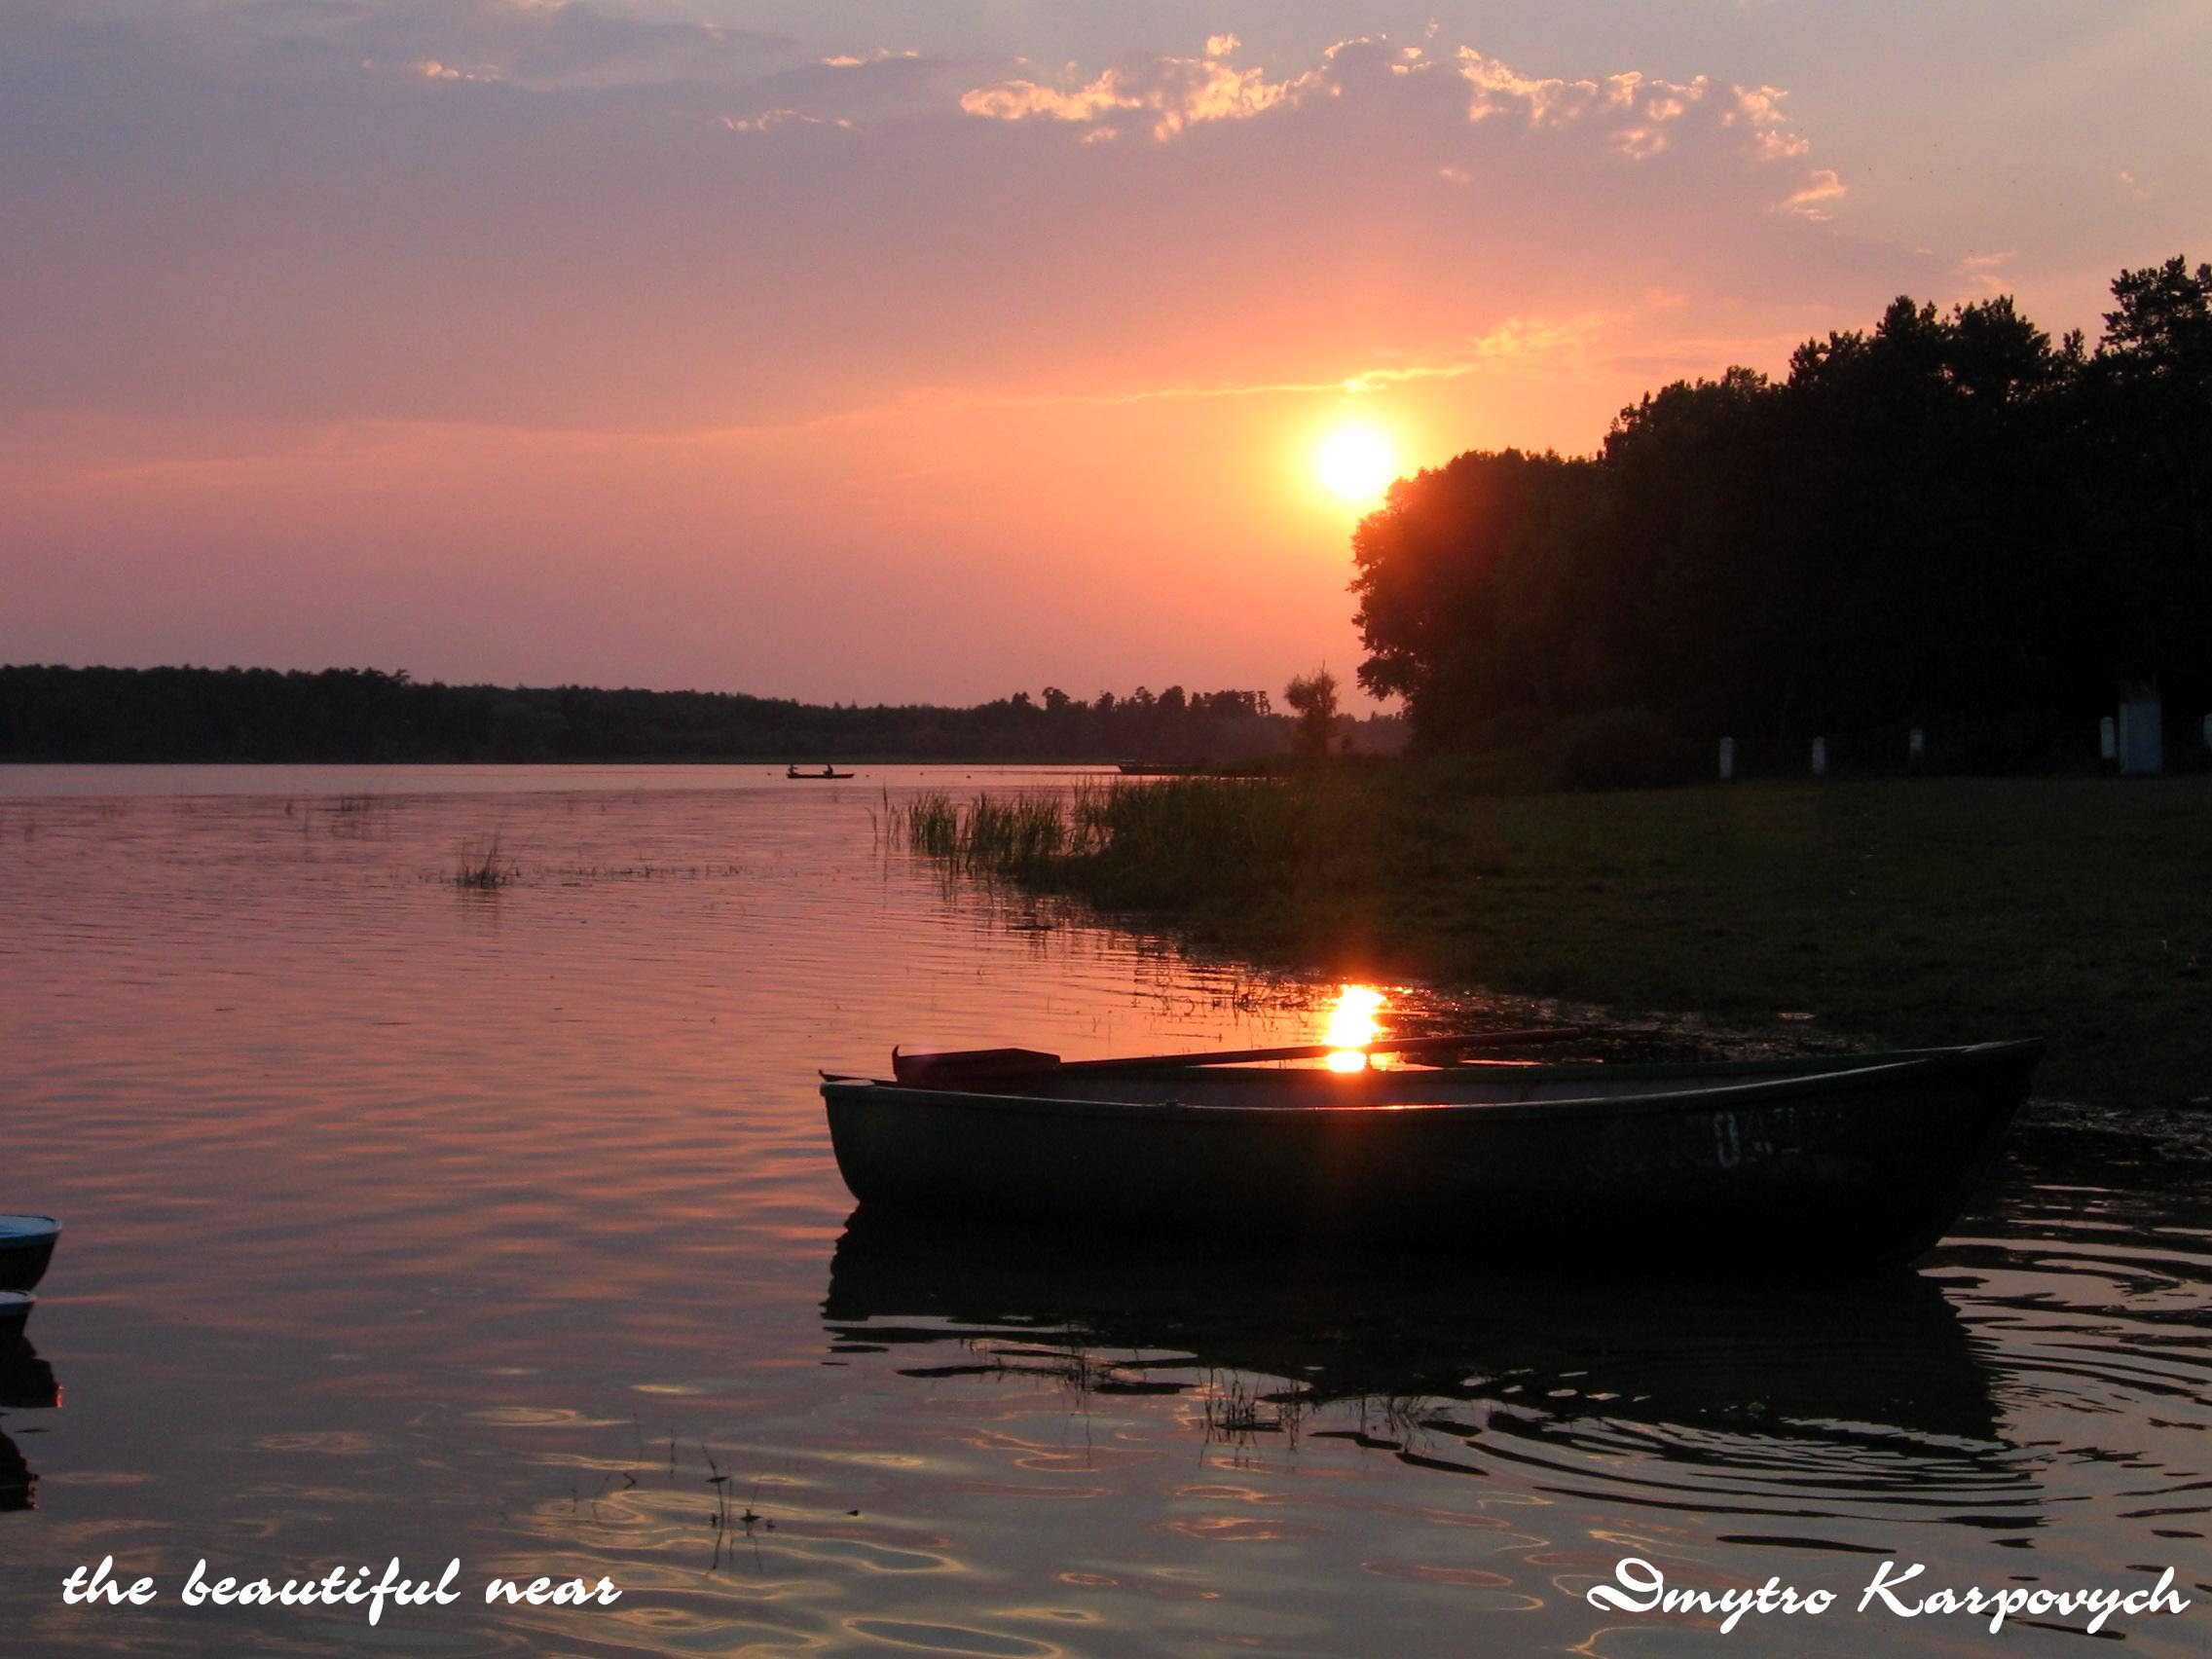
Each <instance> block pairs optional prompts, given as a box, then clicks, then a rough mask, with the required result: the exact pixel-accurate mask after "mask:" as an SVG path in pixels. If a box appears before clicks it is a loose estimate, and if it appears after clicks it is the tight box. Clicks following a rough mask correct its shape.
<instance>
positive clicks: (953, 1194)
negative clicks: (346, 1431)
mask: <svg viewBox="0 0 2212 1659" xmlns="http://www.w3.org/2000/svg"><path fill="white" fill-rule="evenodd" d="M2039 1053H2040V1045H2037V1044H1986V1045H1981V1046H1978V1047H1976V1048H1972V1049H1958V1050H1939V1051H1921V1052H1918V1053H1913V1054H1905V1055H1897V1056H1869V1057H1867V1062H1846V1061H1839V1060H1834V1059H1829V1060H1825V1061H1816V1062H1788V1061H1784V1062H1774V1063H1771V1064H1763V1065H1762V1064H1749V1065H1746V1064H1738V1065H1733V1066H1721V1067H1710V1068H1681V1067H1672V1068H1664V1067H1663V1068H1650V1069H1648V1070H1645V1071H1638V1070H1637V1069H1635V1068H1628V1067H1605V1068H1576V1067H1549V1066H1534V1067H1525V1068H1515V1069H1514V1070H1513V1072H1512V1073H1511V1074H1510V1078H1509V1081H1508V1082H1507V1083H1506V1084H1505V1085H1504V1092H1506V1093H1507V1094H1509V1095H1513V1096H1516V1097H1510V1098H1490V1099H1464V1098H1457V1097H1456V1096H1458V1095H1462V1094H1466V1093H1469V1092H1472V1091H1473V1090H1475V1089H1477V1088H1480V1089H1481V1090H1482V1091H1483V1092H1486V1093H1489V1094H1491V1095H1493V1096H1495V1095H1498V1094H1499V1093H1500V1085H1499V1082H1498V1080H1499V1079H1501V1078H1506V1077H1507V1074H1504V1073H1500V1072H1493V1073H1490V1074H1489V1075H1488V1079H1487V1080H1486V1081H1485V1082H1483V1083H1482V1084H1479V1085H1477V1084H1472V1083H1469V1082H1466V1081H1463V1080H1462V1079H1461V1078H1460V1077H1459V1076H1458V1075H1456V1074H1453V1073H1433V1074H1426V1075H1425V1076H1424V1074H1420V1073H1396V1074H1380V1077H1379V1078H1378V1079H1375V1080H1363V1079H1360V1078H1356V1077H1355V1078H1353V1079H1348V1080H1344V1081H1343V1082H1339V1081H1336V1080H1333V1079H1330V1078H1329V1077H1328V1075H1327V1074H1316V1073H1288V1072H1272V1073H1261V1074H1258V1075H1257V1076H1248V1077H1246V1078H1245V1079H1243V1080H1224V1079H1221V1078H1220V1077H1219V1076H1218V1074H1212V1075H1209V1074H1206V1073H1203V1072H1194V1073H1192V1074H1189V1075H1188V1077H1173V1076H1163V1077H1161V1078H1160V1079H1156V1080H1154V1081H1152V1082H1151V1083H1150V1084H1149V1086H1148V1087H1149V1090H1150V1092H1151V1093H1152V1094H1154V1095H1155V1096H1156V1098H1154V1099H1151V1100H1142V1099H1127V1098H1122V1099H1104V1098H1089V1099H1084V1098H1066V1097H1051V1096H1046V1095H1039V1094H1014V1093H1005V1092H997V1093H982V1092H960V1091H952V1090H943V1089H918V1088H897V1087H894V1086H889V1085H883V1084H872V1083H859V1082H846V1081H835V1080H833V1081H831V1082H829V1083H826V1084H825V1085H824V1087H823V1094H824V1096H825V1098H826V1099H827V1101H828V1105H829V1113H830V1138H831V1141H832V1143H833V1145H834V1147H835V1150H836V1155H837V1163H838V1168H839V1170H840V1171H841V1172H842V1173H843V1175H844V1178H845V1183H846V1185H847V1186H848V1187H849V1188H850V1189H851V1190H852V1193H853V1195H854V1197H855V1198H859V1199H860V1200H861V1202H862V1204H863V1205H864V1206H873V1207H880V1208H882V1209H884V1210H887V1211H905V1212H916V1213H930V1214H937V1215H945V1216H955V1217H958V1216H967V1217H978V1218H979V1217H992V1218H1003V1219H1012V1220H1019V1221H1027V1222H1037V1223H1045V1224H1048V1225H1057V1226H1062V1227H1075V1228H1083V1229H1093V1230H1114V1231H1133V1232H1175V1233H1192V1232H1196V1233H1227V1234H1233V1235H1240V1236H1276V1235H1316V1236H1323V1237H1361V1238H1379V1239H1407V1240H1421V1241H1430V1242H1448V1243H1452V1244H1456V1245H1463V1246H1468V1247H1474V1248H1480V1249H1484V1250H1486V1251H1489V1252H1492V1253H1504V1254H1522V1253H1526V1254H1541V1255H1543V1256H1545V1257H1550V1258H1557V1257H1559V1256H1562V1255H1604V1256H1606V1257H1608V1258H1610V1259H1613V1260H1616V1261H1618V1260H1628V1261H1634V1260H1638V1259H1646V1258H1647V1259H1652V1260H1666V1261H1670V1262H1675V1261H1684V1260H1702V1261H1714V1262H1726V1263H1730V1264H1734V1265H1739V1266H1741V1265H1759V1264H1765V1263H1778V1264H1779V1263H1782V1262H1785V1261H1787V1262H1792V1263H1795V1262H1804V1261H1808V1260H1815V1261H1824V1262H1830V1263H1835V1264H1841V1265H1877V1264H1883V1263H1895V1262H1900V1261H1906V1260H1909V1259H1911V1258H1912V1257H1913V1256H1916V1255H1918V1254H1920V1253H1921V1252H1922V1251H1924V1250H1926V1249H1927V1248H1928V1247H1929V1246H1930V1245H1932V1244H1933V1243H1935V1241H1936V1239H1937V1238H1938V1237H1940V1236H1941V1235H1942V1234H1943V1232H1944V1230H1945V1229H1946V1228H1947V1227H1948V1226H1949V1225H1950V1223H1951V1221H1952V1220H1953V1219H1954V1218H1955V1217H1956V1215H1957V1213H1958V1210H1959V1207H1960V1205H1961V1204H1962V1203H1963V1202H1964V1200H1965V1198H1966V1197H1967V1195H1968V1193H1969V1191H1970V1190H1971V1188H1972V1185H1973V1183H1974V1182H1975V1181H1976V1179H1977V1178H1978V1177H1979V1176H1980V1175H1981V1174H1982V1172H1983V1171H1984V1170H1985V1169H1986V1167H1987V1166H1988V1164H1989V1163H1990V1162H1991V1161H1992V1160H1993V1159H1994V1157H1995V1154H1996V1150H1997V1147H1998V1143H1999V1139H2000V1137H2001V1135H2002V1132H2003V1130H2004V1128H2005V1125H2006V1124H2007V1123H2008V1122H2009V1120H2010V1118H2011V1116H2012V1114H2013V1113H2014V1111H2015V1110H2016V1109H2017V1108H2018V1106H2019V1104H2020V1102H2021V1100H2022V1099H2023V1098H2024V1097H2025V1095H2026V1093H2027V1088H2028V1081H2029V1077H2030V1074H2031V1072H2032V1070H2033V1067H2034V1064H2035V1061H2036V1059H2037V1057H2038V1055H2039ZM1823 1068H1825V1069H1823ZM1469 1069H1470V1070H1471V1069H1472V1068H1469ZM1269 1079H1275V1080H1281V1081H1280V1082H1275V1083H1269V1082H1267V1081H1264V1080H1269ZM1384 1080H1387V1081H1384ZM1585 1080H1587V1082H1585ZM1640 1084H1641V1085H1643V1086H1645V1087H1647V1088H1649V1089H1650V1090H1651V1092H1639V1091H1638V1090H1639V1086H1640ZM1077 1088H1083V1089H1087V1090H1089V1091H1092V1092H1094V1093H1095V1092H1103V1089H1102V1088H1101V1086H1100V1085H1099V1084H1097V1083H1095V1082H1092V1081H1090V1080H1085V1081H1084V1082H1083V1083H1080V1084H1078V1083H1073V1082H1071V1083H1068V1084H1065V1085H1062V1086H1061V1093H1062V1094H1065V1093H1067V1092H1068V1091H1071V1090H1073V1089H1077ZM1124 1088H1126V1086H1124ZM1235 1088H1241V1089H1242V1094H1241V1096H1238V1095H1237V1094H1235V1092H1233V1091H1234V1090H1235ZM1584 1088H1587V1089H1588V1090H1589V1091H1590V1092H1587V1093H1578V1092H1577V1091H1578V1090H1580V1089H1584ZM1601 1089H1602V1090H1603V1092H1600V1090H1601ZM1546 1093H1549V1094H1551V1095H1552V1096H1554V1097H1553V1098H1540V1096H1542V1095H1544V1094H1546ZM1271 1094H1274V1095H1279V1096H1281V1097H1283V1098H1285V1099H1287V1100H1290V1101H1292V1102H1294V1103H1290V1104H1279V1105H1276V1104H1266V1103H1264V1102H1266V1101H1267V1100H1268V1099H1269V1098H1270V1096H1271ZM1209 1095H1210V1096H1212V1097H1214V1098H1218V1099H1220V1100H1222V1101H1223V1102H1224V1103H1222V1104H1218V1105H1216V1104H1204V1103H1202V1102H1204V1101H1206V1100H1207V1098H1208V1097H1209ZM1375 1095H1381V1096H1383V1098H1381V1099H1374V1100H1372V1103H1347V1104H1324V1103H1323V1102H1327V1101H1331V1100H1333V1099H1340V1098H1341V1099H1343V1100H1346V1101H1359V1100H1362V1099H1366V1098H1369V1097H1372V1096H1375ZM1171 1096H1172V1097H1175V1099H1174V1101H1173V1103H1171V1102H1170V1099H1169V1097H1171ZM1232 1101H1235V1103H1230V1102H1232Z"/></svg>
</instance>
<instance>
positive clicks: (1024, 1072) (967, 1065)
mask: <svg viewBox="0 0 2212 1659" xmlns="http://www.w3.org/2000/svg"><path fill="white" fill-rule="evenodd" d="M1581 1035H1582V1031H1581V1028H1580V1027H1579V1026H1573V1025H1534V1026H1527V1027H1524V1028H1521V1029H1518V1030H1510V1031H1467V1032H1459V1033H1456V1034H1454V1035H1452V1036H1449V1037H1383V1038H1379V1039H1377V1040H1376V1041H1375V1042H1372V1043H1300V1044H1296V1045H1294V1046H1292V1047H1289V1048H1281V1049H1207V1050H1205V1051H1201V1052H1198V1053H1195V1054H1130V1055H1124V1056H1122V1057H1119V1058H1115V1059H1106V1060H1063V1059H1061V1058H1060V1056H1059V1055H1057V1054H1049V1053H1046V1052H1045V1051H1043V1050H1041V1049H952V1050H945V1051H938V1052H928V1051H925V1052H922V1053H918V1054H903V1053H901V1052H900V1051H898V1050H897V1049H894V1050H892V1051H891V1075H892V1077H893V1078H895V1079H896V1080H897V1081H899V1082H901V1083H949V1082H956V1081H958V1080H960V1079H962V1078H972V1079H981V1078H991V1077H1029V1076H1034V1075H1035V1074H1037V1073H1039V1072H1112V1071H1155V1070H1158V1069H1161V1068H1162V1067H1166V1066H1227V1065H1241V1064H1249V1063H1254V1062H1258V1061H1261V1060H1318V1059H1321V1058H1324V1057H1325V1056H1327V1055H1330V1054H1341V1053H1346V1052H1359V1053H1367V1054H1422V1053H1441V1052H1445V1051H1450V1050H1454V1049H1502V1048H1520V1047H1524V1046H1526V1045H1529V1044H1532V1043H1564V1042H1566V1041H1567V1040H1568V1039H1570V1038H1574V1037H1579V1036H1581Z"/></svg>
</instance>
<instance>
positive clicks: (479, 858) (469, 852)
mask: <svg viewBox="0 0 2212 1659" xmlns="http://www.w3.org/2000/svg"><path fill="white" fill-rule="evenodd" d="M521 874H522V872H521V871H520V870H519V869H517V868H516V867H515V866H513V865H512V864H502V863H500V862H499V834H498V830H494V831H493V832H492V838H491V840H490V841H488V842H484V843H481V844H479V845H477V846H473V847H470V846H463V847H462V848H461V868H460V869H458V870H456V871H455V872H454V878H453V884H454V885H455V886H456V887H458V888H460V889H461V891H462V892H464V893H497V892H498V890H499V889H500V888H502V887H504V886H506V885H507V884H508V883H509V882H512V881H515V880H517V879H519V878H520V876H521Z"/></svg>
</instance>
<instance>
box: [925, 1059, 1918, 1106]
mask: <svg viewBox="0 0 2212 1659" xmlns="http://www.w3.org/2000/svg"><path fill="white" fill-rule="evenodd" d="M1952 1052H1956V1051H1953V1050H1944V1049H1916V1050H1906V1051H1886V1052H1879V1053H1862V1054H1814V1055H1788V1056H1783V1055H1777V1056H1774V1057H1772V1058H1759V1059H1748V1060H1724V1061H1718V1062H1712V1063H1706V1064H1686V1063H1676V1064H1668V1065H1639V1064H1602V1063H1601V1064H1594V1063H1588V1062H1584V1063H1576V1064H1567V1065H1546V1064H1536V1063H1530V1062H1527V1061H1518V1060H1475V1061H1465V1062H1461V1063H1459V1064H1456V1065H1441V1066H1424V1065H1412V1064H1402V1063H1400V1064H1390V1065H1386V1066H1382V1067H1376V1068H1372V1069H1367V1070H1361V1071H1354V1072H1337V1071H1330V1070H1328V1069H1327V1068H1325V1067H1323V1066H1318V1065H1258V1066H1254V1065H1241V1066H1188V1067H1177V1068H1168V1069H1162V1070H1157V1071H1137V1072H1122V1071H1095V1072H1086V1071H1061V1072H1045V1073H1034V1074H1031V1075H1028V1076H1017V1077H1000V1078H989V1079H980V1080H977V1082H975V1083H972V1084H965V1085H962V1086H961V1087H960V1088H959V1089H958V1090H957V1091H958V1092H964V1093H974V1094H985V1093H987V1094H1002V1095H1019V1096H1022V1097H1025V1098H1029V1099H1047V1100H1094V1101H1109V1102H1114V1103H1116V1104H1124V1105H1129V1104H1135V1105H1143V1104H1153V1105H1170V1104H1181V1105H1205V1106H1274V1107H1281V1106H1421V1105H1456V1106H1464V1105H1486V1104H1498V1105H1505V1104H1525V1103H1529V1102H1532V1101H1546V1100H1605V1099H1622V1098H1628V1097H1636V1098H1649V1097H1651V1096H1655V1095H1668V1094H1681V1093H1688V1092H1692V1091H1695V1090H1703V1089H1713V1088H1729V1087H1731V1086H1744V1085H1755V1084H1759V1083H1766V1082H1772V1081H1778V1080H1781V1079H1785V1078H1810V1077H1834V1076H1839V1075H1844V1074H1849V1073H1855V1072H1864V1071H1869V1070H1873V1069H1876V1068H1880V1067H1885V1066H1894V1065H1897V1064H1899V1063H1902V1062H1905V1061H1910V1060H1918V1059H1924V1058H1927V1057H1930V1056H1933V1055H1938V1054H1946V1053H1952ZM889 1087H897V1086H896V1085H893V1086H889Z"/></svg>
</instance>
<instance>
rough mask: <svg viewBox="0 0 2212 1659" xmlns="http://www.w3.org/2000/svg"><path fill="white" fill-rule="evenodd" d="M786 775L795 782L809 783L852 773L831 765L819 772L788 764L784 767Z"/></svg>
mask: <svg viewBox="0 0 2212 1659" xmlns="http://www.w3.org/2000/svg"><path fill="white" fill-rule="evenodd" d="M784 776H785V777H787V778H790V779H792V780H793V782H794V783H807V782H814V781H820V780H831V781H834V780H836V779H839V778H849V777H851V776H852V773H850V772H839V771H836V770H834V769H832V768H830V767H829V766H825V767H823V768H822V770H821V771H819V772H802V771H800V770H799V769H798V768H797V767H796V766H786V767H785V768H784Z"/></svg>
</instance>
